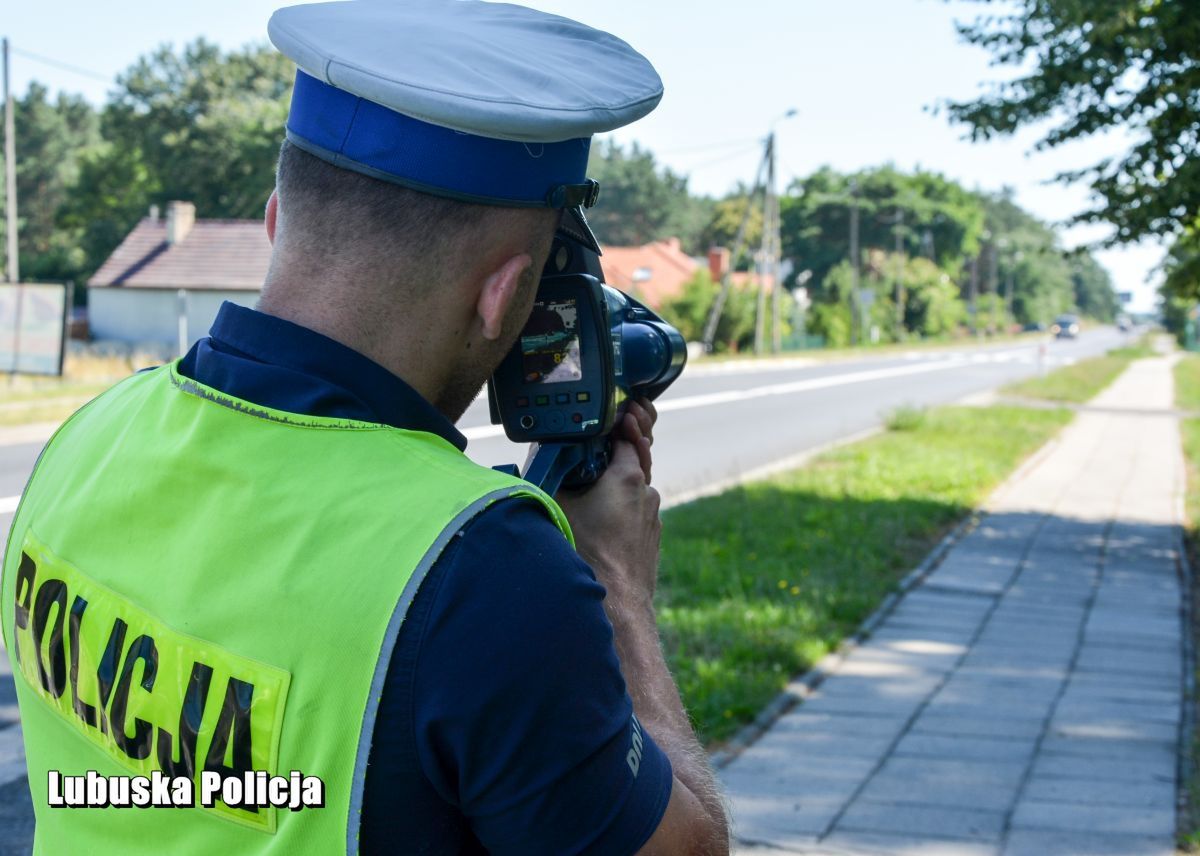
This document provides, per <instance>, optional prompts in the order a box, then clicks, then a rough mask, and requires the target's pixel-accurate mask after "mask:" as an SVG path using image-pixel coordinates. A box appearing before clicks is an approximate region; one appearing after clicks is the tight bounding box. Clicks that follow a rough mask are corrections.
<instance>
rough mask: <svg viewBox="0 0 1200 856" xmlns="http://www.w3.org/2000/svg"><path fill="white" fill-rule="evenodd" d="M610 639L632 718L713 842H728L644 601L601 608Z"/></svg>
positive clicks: (616, 601) (704, 759)
mask: <svg viewBox="0 0 1200 856" xmlns="http://www.w3.org/2000/svg"><path fill="white" fill-rule="evenodd" d="M605 604H606V609H607V611H608V615H609V619H610V620H611V621H612V624H613V630H614V632H615V635H616V646H617V655H618V656H619V657H620V659H621V671H622V672H623V673H624V675H625V683H626V684H627V685H628V687H629V693H630V696H631V698H632V699H633V709H634V713H636V714H637V717H638V720H640V721H641V723H642V725H643V726H644V727H645V729H646V731H647V732H649V733H650V734H651V735H652V736H653V737H654V741H655V742H656V743H657V744H658V745H659V747H660V748H661V749H662V750H663V751H664V752H666V754H667V757H668V758H670V759H671V766H672V767H673V769H674V773H675V777H676V778H677V779H679V781H680V782H682V783H683V784H684V785H685V786H686V787H687V788H688V790H690V791H691V792H692V793H693V794H694V795H695V796H696V798H697V799H698V800H699V801H700V804H701V805H702V806H703V807H704V809H705V811H706V812H707V813H708V815H709V817H710V818H711V821H712V838H713V841H714V842H722V843H724V842H727V841H728V836H729V832H728V821H727V819H726V816H725V805H724V802H723V800H722V798H721V793H720V790H719V789H718V788H717V785H716V780H715V777H714V776H713V771H712V767H711V766H710V765H709V763H708V755H707V754H706V753H705V751H704V749H703V748H702V747H701V746H700V742H699V741H698V740H697V739H696V735H695V732H693V731H692V726H691V723H690V722H689V721H688V717H687V714H686V713H685V712H684V709H683V703H682V702H681V700H680V698H679V690H678V689H677V688H676V686H675V681H674V679H673V678H672V677H671V673H670V671H669V670H668V668H667V663H666V660H665V659H664V658H663V653H662V646H661V644H660V642H659V637H658V626H657V623H656V620H655V616H654V608H653V606H652V604H651V603H650V600H649V599H648V597H644V596H637V595H634V596H629V597H620V596H617V597H613V596H612V593H611V592H610V597H609V599H608V600H607V601H606V602H605ZM717 849H720V848H717Z"/></svg>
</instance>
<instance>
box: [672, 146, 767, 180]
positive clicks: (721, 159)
mask: <svg viewBox="0 0 1200 856" xmlns="http://www.w3.org/2000/svg"><path fill="white" fill-rule="evenodd" d="M758 146H759V143H758V142H757V141H756V142H755V143H754V145H751V146H743V147H742V148H740V149H738V150H737V151H735V152H730V153H728V154H723V155H720V156H718V157H715V158H711V159H709V160H706V161H701V162H700V163H698V164H696V165H695V166H689V167H687V168H686V169H684V172H685V173H686V174H688V175H691V174H692V173H693V172H695V171H696V170H698V169H704V168H705V167H709V166H712V165H713V164H718V163H724V162H725V161H729V160H733V159H734V158H740V157H743V156H745V155H746V154H748V153H749V152H751V151H754V150H755V149H757V148H758Z"/></svg>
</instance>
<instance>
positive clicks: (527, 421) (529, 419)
mask: <svg viewBox="0 0 1200 856" xmlns="http://www.w3.org/2000/svg"><path fill="white" fill-rule="evenodd" d="M536 422H537V420H536V419H534V418H533V416H532V415H530V414H528V413H526V414H525V415H524V416H522V417H521V427H522V428H524V429H525V430H526V431H528V430H529V429H530V428H532V427H533V426H534V424H535V423H536Z"/></svg>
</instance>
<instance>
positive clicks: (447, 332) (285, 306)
mask: <svg viewBox="0 0 1200 856" xmlns="http://www.w3.org/2000/svg"><path fill="white" fill-rule="evenodd" d="M339 279H342V278H341V277H338V276H336V275H333V276H331V275H330V274H329V272H328V271H326V273H325V274H324V275H323V276H322V277H321V283H320V285H319V286H316V287H314V285H313V280H312V278H309V277H303V278H302V279H301V280H300V281H297V279H296V278H293V277H290V276H287V275H286V274H283V273H282V272H279V271H277V270H274V269H273V270H272V271H271V273H270V274H268V276H267V280H266V282H265V283H264V285H263V293H262V298H261V299H260V300H259V303H258V310H259V311H260V312H265V313H266V314H268V315H273V316H275V317H277V318H282V319H284V320H285V321H290V322H292V323H293V324H299V325H300V326H301V327H307V328H308V329H309V330H313V331H315V332H317V333H320V334H321V335H323V336H326V337H328V338H330V339H333V340H334V341H335V342H338V343H340V344H342V345H345V346H346V347H347V348H351V349H352V350H355V351H357V352H358V353H360V354H362V355H363V356H365V357H367V358H368V359H370V360H372V361H373V362H375V363H377V364H378V365H380V366H382V367H383V368H385V369H387V370H388V371H389V372H391V373H392V374H394V375H396V376H397V377H399V378H400V379H401V380H403V381H404V382H405V383H407V384H408V385H409V386H411V387H412V388H413V389H414V390H416V391H417V392H418V393H419V394H420V395H421V397H422V398H424V399H425V400H426V401H429V402H434V403H436V402H439V401H441V400H442V398H443V393H444V390H445V388H446V386H447V384H448V383H449V382H450V381H449V378H450V372H449V369H450V368H451V366H452V362H453V356H454V354H455V352H456V351H457V350H458V343H457V339H456V338H455V337H454V336H453V335H452V331H451V327H452V325H450V324H448V323H444V322H443V321H442V320H441V319H440V318H439V317H438V312H439V310H438V307H437V306H435V305H430V306H423V307H421V309H420V311H414V309H413V307H411V306H405V305H398V303H400V301H397V300H396V298H395V296H394V295H396V294H397V291H396V290H391V289H388V290H383V294H384V295H391V299H390V300H387V299H380V297H379V296H375V295H378V294H379V292H380V291H381V290H380V289H368V288H364V287H363V286H362V281H361V279H360V278H359V279H356V278H355V277H354V276H348V277H345V281H343V282H338V280H339ZM372 292H373V293H374V294H373V293H372ZM399 293H404V292H403V291H401V292H399Z"/></svg>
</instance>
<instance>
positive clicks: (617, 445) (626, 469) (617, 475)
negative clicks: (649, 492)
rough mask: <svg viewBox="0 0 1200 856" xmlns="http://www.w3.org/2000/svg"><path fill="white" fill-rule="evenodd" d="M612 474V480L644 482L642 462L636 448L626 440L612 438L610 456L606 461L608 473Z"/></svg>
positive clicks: (644, 475)
mask: <svg viewBox="0 0 1200 856" xmlns="http://www.w3.org/2000/svg"><path fill="white" fill-rule="evenodd" d="M609 473H611V474H612V476H613V479H614V481H620V482H628V483H634V482H636V483H638V484H645V483H646V474H645V473H643V472H642V464H641V461H640V460H639V458H638V453H637V449H635V448H634V447H633V444H632V443H630V442H629V441H628V440H618V439H616V438H613V443H612V457H611V458H610V459H609V462H608V473H606V474H605V475H608V474H609Z"/></svg>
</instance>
